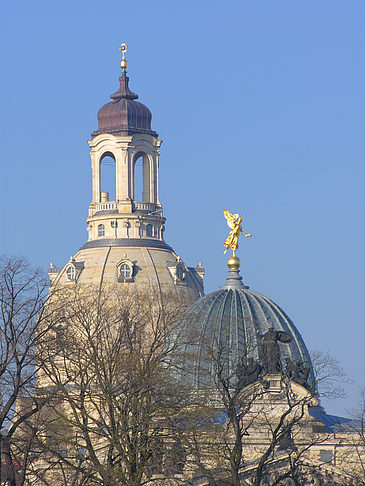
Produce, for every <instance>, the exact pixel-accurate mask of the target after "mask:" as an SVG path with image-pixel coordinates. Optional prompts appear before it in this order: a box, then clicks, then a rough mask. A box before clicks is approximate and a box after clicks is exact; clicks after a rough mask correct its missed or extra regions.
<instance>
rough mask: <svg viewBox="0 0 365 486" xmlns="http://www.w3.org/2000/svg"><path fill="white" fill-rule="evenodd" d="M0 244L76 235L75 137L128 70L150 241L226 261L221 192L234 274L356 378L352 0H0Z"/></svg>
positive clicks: (64, 241)
mask: <svg viewBox="0 0 365 486" xmlns="http://www.w3.org/2000/svg"><path fill="white" fill-rule="evenodd" d="M1 17H2V20H3V22H2V28H1V32H0V37H1V38H0V53H1V67H2V70H1V71H2V75H1V77H0V87H1V89H0V93H1V115H2V116H1V121H0V123H1V125H0V127H1V133H2V139H1V152H0V153H1V162H2V164H1V166H2V176H1V186H0V207H1V234H0V248H1V253H7V254H20V255H25V256H27V257H28V258H29V259H30V261H31V262H32V263H33V264H34V265H40V266H41V267H43V268H44V269H46V268H47V267H48V264H49V262H50V261H53V262H54V263H55V265H63V264H64V263H65V262H66V261H68V259H69V257H70V255H71V254H74V253H75V252H76V251H77V249H78V248H79V247H80V246H81V245H82V244H83V243H84V242H85V240H86V227H85V223H84V218H85V217H86V215H87V208H88V204H89V202H90V198H91V184H90V182H91V167H90V159H89V148H88V145H87V140H88V139H89V138H90V133H91V132H92V131H93V130H95V129H96V128H97V120H96V113H97V111H98V109H99V108H100V107H101V106H102V105H103V104H104V103H105V102H107V101H108V99H109V95H110V94H111V93H113V92H114V91H115V90H116V89H117V86H118V76H119V71H120V70H119V61H120V52H119V50H118V48H119V45H120V43H121V42H122V41H125V42H127V43H128V46H129V49H128V55H127V58H128V62H129V66H128V74H129V76H130V86H131V88H132V90H133V91H135V92H136V93H138V94H139V96H140V101H141V102H143V103H145V104H146V105H147V106H148V107H149V108H150V109H151V111H152V113H153V122H152V125H153V128H154V129H155V130H156V131H157V132H158V133H159V134H160V137H161V138H162V140H163V145H162V147H161V163H160V196H161V197H160V199H161V201H162V203H163V205H164V212H165V216H167V218H168V220H167V225H166V232H165V239H166V241H167V242H168V243H169V244H170V245H171V246H173V247H174V249H175V251H176V252H177V253H178V254H180V255H181V257H182V258H183V259H184V261H185V262H186V263H188V264H189V265H195V264H196V263H197V262H198V261H200V260H201V261H202V262H203V264H204V266H205V267H206V291H207V292H210V291H212V290H214V289H216V288H217V287H218V286H220V285H221V284H222V283H223V281H224V279H225V273H226V267H225V260H226V258H225V256H224V255H223V247H222V243H223V241H224V239H225V237H226V234H227V227H226V223H225V220H224V217H223V215H222V207H223V206H224V207H227V208H228V209H229V210H231V211H233V212H240V213H242V214H243V216H244V230H245V231H246V232H252V233H253V234H254V237H253V238H251V239H250V240H245V241H242V242H241V246H240V250H239V256H240V258H241V260H242V262H243V269H242V273H243V275H244V280H245V282H246V284H248V285H249V286H250V287H251V288H252V289H254V290H257V291H259V292H262V293H264V294H265V295H268V296H269V297H271V298H272V299H273V300H274V301H276V302H277V303H278V304H279V305H280V306H281V307H283V308H284V310H285V311H286V312H287V313H288V315H289V316H290V317H291V318H292V319H293V321H294V322H295V324H296V326H297V327H298V329H299V330H300V332H301V333H302V335H303V337H304V339H305V341H306V343H307V345H308V347H309V348H319V349H322V350H329V351H330V353H331V354H332V355H333V356H335V357H337V358H338V359H339V360H340V361H341V362H342V363H343V365H344V367H345V368H346V370H347V372H348V373H349V375H350V376H351V377H352V378H353V380H354V384H353V385H352V386H351V387H349V393H350V397H349V398H348V399H347V400H343V401H337V402H331V403H327V402H326V406H327V409H328V410H329V411H332V412H335V413H345V411H346V410H348V409H350V408H352V407H353V406H354V405H355V402H356V393H357V390H358V388H359V387H360V386H363V387H364V386H365V381H364V377H363V376H364V369H365V358H364V341H365V339H364V338H365V331H364V328H365V326H364V317H363V307H364V273H365V272H364V270H365V269H364V266H365V265H364V250H363V248H364V179H365V178H364V162H365V142H364V132H365V130H364V128H365V127H364V125H365V121H364V118H365V95H364V86H365V61H364V57H365V49H364V45H365V33H364V21H365V3H364V2H363V0H351V1H348V2H344V1H343V0H328V1H324V0H307V1H306V2H293V1H292V0H287V1H284V0H283V1H281V0H276V1H273V0H270V1H269V0H267V1H264V0H260V1H253V0H251V1H248V0H239V1H238V0H237V1H226V2H214V1H211V0H210V1H205V0H203V1H199V2H192V1H189V0H188V1H185V2H172V1H166V0H161V1H158V0H156V1H155V2H151V1H146V0H143V1H134V2H121V1H114V0H110V1H105V2H104V3H100V2H96V1H93V0H92V1H90V0H89V1H86V0H80V1H77V2H74V1H73V2H71V1H69V0H65V1H62V2H49V1H47V2H46V1H34V2H25V1H23V0H20V1H18V2H16V3H15V2H14V3H12V4H11V3H10V2H6V3H4V4H3V5H2V7H1Z"/></svg>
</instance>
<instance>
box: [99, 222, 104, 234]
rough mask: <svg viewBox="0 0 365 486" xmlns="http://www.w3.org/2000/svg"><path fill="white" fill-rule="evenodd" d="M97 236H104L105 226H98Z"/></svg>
mask: <svg viewBox="0 0 365 486" xmlns="http://www.w3.org/2000/svg"><path fill="white" fill-rule="evenodd" d="M98 236H105V226H104V225H103V224H99V226H98Z"/></svg>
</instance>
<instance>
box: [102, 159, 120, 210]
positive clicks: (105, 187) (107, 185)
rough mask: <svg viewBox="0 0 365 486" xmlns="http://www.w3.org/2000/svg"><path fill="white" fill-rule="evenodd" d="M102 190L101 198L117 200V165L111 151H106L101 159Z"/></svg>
mask: <svg viewBox="0 0 365 486" xmlns="http://www.w3.org/2000/svg"><path fill="white" fill-rule="evenodd" d="M100 192H101V196H102V197H101V199H104V200H105V199H107V200H109V201H115V200H116V166H115V158H114V156H113V154H112V153H111V152H106V153H105V154H104V155H103V156H102V158H101V160H100ZM102 193H104V195H103V194H102ZM106 193H107V194H108V197H107V196H106V195H105V194H106Z"/></svg>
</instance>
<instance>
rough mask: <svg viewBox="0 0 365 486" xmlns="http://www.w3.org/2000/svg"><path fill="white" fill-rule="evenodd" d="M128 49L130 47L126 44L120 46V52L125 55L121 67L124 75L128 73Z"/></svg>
mask: <svg viewBox="0 0 365 486" xmlns="http://www.w3.org/2000/svg"><path fill="white" fill-rule="evenodd" d="M127 49H128V46H127V44H126V43H125V42H122V44H121V45H120V48H119V50H120V52H121V53H122V54H123V57H122V60H121V61H120V67H121V68H122V73H126V72H127V66H128V64H127V61H126V58H125V53H126V52H127Z"/></svg>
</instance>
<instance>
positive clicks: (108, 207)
mask: <svg viewBox="0 0 365 486" xmlns="http://www.w3.org/2000/svg"><path fill="white" fill-rule="evenodd" d="M115 209H118V204H117V202H116V201H108V202H102V203H97V204H96V208H95V211H96V212H98V211H112V210H115Z"/></svg>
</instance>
